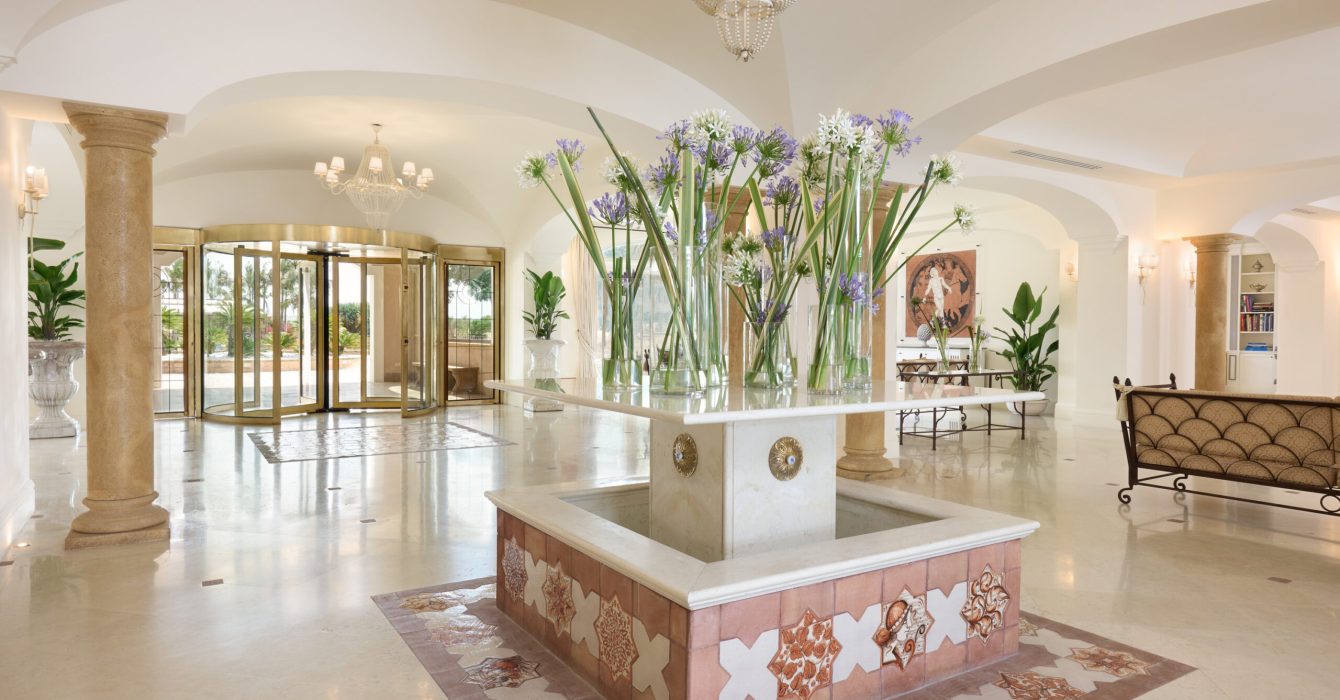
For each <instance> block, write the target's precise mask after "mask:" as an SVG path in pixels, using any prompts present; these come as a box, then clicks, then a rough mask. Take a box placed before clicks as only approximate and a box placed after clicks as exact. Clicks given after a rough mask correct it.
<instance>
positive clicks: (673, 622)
mask: <svg viewBox="0 0 1340 700" xmlns="http://www.w3.org/2000/svg"><path fill="white" fill-rule="evenodd" d="M670 643H671V644H678V645H680V646H688V643H689V611H688V610H685V609H684V608H683V607H681V606H679V605H676V604H674V603H671V604H670Z"/></svg>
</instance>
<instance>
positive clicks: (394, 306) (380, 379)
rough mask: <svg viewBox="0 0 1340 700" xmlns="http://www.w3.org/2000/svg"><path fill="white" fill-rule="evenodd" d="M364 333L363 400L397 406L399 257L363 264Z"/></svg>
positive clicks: (398, 372)
mask: <svg viewBox="0 0 1340 700" xmlns="http://www.w3.org/2000/svg"><path fill="white" fill-rule="evenodd" d="M364 269H365V273H364V280H365V290H366V291H365V295H364V298H365V300H366V301H365V303H364V306H363V308H364V311H365V312H366V314H367V316H366V318H365V319H364V323H363V326H364V337H365V338H366V339H367V352H365V353H364V361H365V365H364V366H365V367H366V371H365V372H366V373H365V375H364V376H365V377H366V379H367V381H366V382H365V393H364V400H365V401H369V402H372V401H376V402H393V403H394V406H395V407H396V408H399V407H400V399H401V397H400V377H401V373H402V368H401V352H400V345H401V339H402V336H401V327H400V318H401V316H400V295H401V289H400V282H401V272H400V261H399V260H396V261H395V262H384V261H378V262H375V263H374V262H368V263H367V264H366V265H365V267H364Z"/></svg>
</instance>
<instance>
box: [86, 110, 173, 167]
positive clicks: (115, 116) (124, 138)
mask: <svg viewBox="0 0 1340 700" xmlns="http://www.w3.org/2000/svg"><path fill="white" fill-rule="evenodd" d="M61 106H62V107H63V108H65V114H66V115H67V116H69V117H70V125H71V126H73V127H74V128H75V130H76V131H78V132H79V135H80V136H83V137H84V140H83V141H82V142H80V144H79V145H80V146H83V148H84V150H88V149H90V148H93V147H95V146H103V147H109V148H125V149H129V150H132V151H140V152H143V153H148V154H149V155H151V156H152V155H155V153H156V152H155V151H154V147H153V146H154V144H155V143H157V142H158V140H159V139H161V138H163V136H165V135H166V134H167V120H168V115H166V114H164V113H162V112H149V111H143V110H137V109H124V108H121V107H105V106H103V105H93V104H86V103H83V102H62V103H61Z"/></svg>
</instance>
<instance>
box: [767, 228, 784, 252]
mask: <svg viewBox="0 0 1340 700" xmlns="http://www.w3.org/2000/svg"><path fill="white" fill-rule="evenodd" d="M761 238H762V239H763V245H764V246H766V247H767V248H768V249H769V250H780V249H781V248H782V246H784V245H786V242H787V239H788V238H789V236H787V235H786V229H785V228H783V227H781V226H778V227H777V228H770V229H768V230H767V231H764V232H763V234H762V236H761Z"/></svg>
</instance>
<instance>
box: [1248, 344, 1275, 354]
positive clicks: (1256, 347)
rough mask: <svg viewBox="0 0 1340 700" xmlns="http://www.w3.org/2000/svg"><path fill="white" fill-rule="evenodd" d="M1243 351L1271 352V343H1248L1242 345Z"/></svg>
mask: <svg viewBox="0 0 1340 700" xmlns="http://www.w3.org/2000/svg"><path fill="white" fill-rule="evenodd" d="M1242 351H1243V352H1270V344H1269V343H1247V344H1246V345H1243V346H1242Z"/></svg>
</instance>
